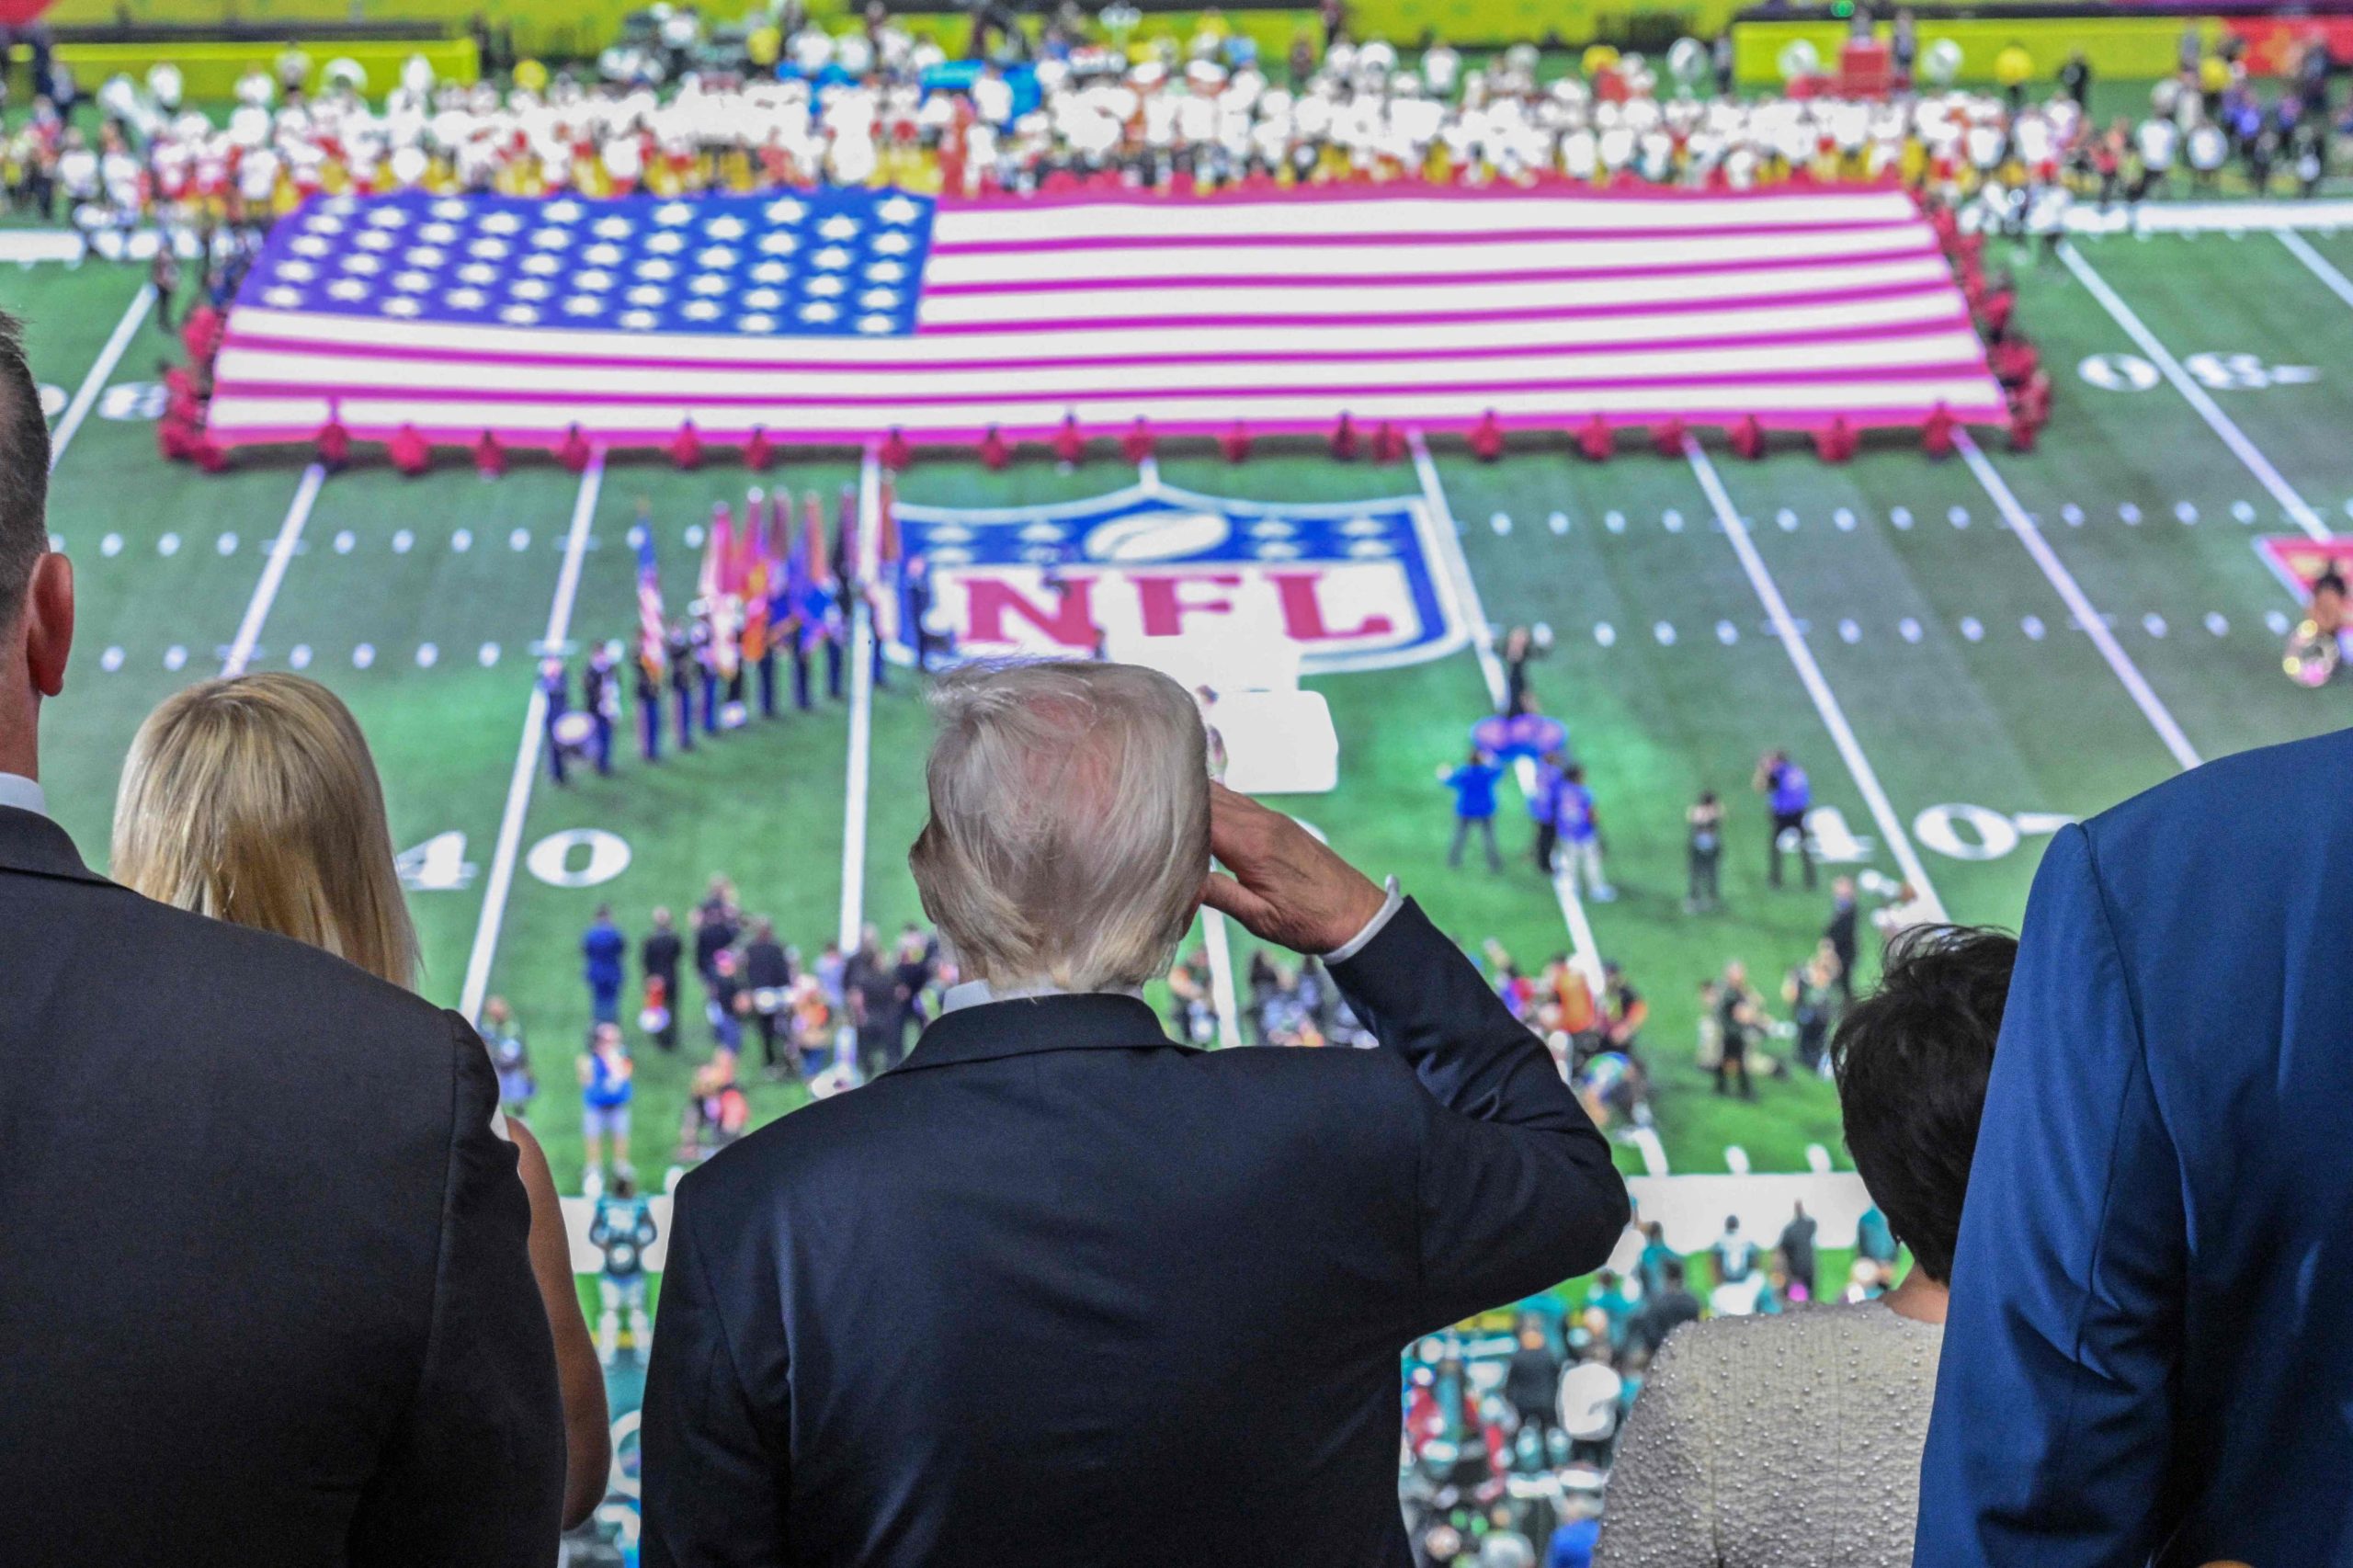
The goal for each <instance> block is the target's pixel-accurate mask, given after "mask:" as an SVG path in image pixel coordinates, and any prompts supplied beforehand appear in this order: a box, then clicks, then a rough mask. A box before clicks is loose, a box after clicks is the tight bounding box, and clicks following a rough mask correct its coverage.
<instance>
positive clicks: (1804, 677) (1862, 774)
mask: <svg viewBox="0 0 2353 1568" xmlns="http://www.w3.org/2000/svg"><path fill="white" fill-rule="evenodd" d="M1683 455H1684V456H1685V457H1687V458H1688V459H1689V460H1690V462H1691V472H1693V473H1694V474H1696V475H1698V476H1699V488H1701V489H1702V490H1705V491H1706V492H1707V493H1708V501H1709V504H1710V505H1711V506H1714V507H1715V509H1716V520H1717V521H1718V522H1720V523H1722V525H1723V529H1724V537H1725V538H1726V539H1728V540H1731V541H1732V548H1733V553H1734V554H1736V555H1738V556H1739V557H1740V565H1741V570H1742V571H1744V572H1745V573H1747V574H1748V585H1749V586H1750V587H1752V588H1754V589H1756V599H1757V602H1758V603H1759V604H1762V605H1763V606H1764V607H1765V614H1766V616H1767V618H1768V619H1770V620H1771V621H1772V623H1773V631H1774V634H1775V635H1776V636H1778V637H1779V638H1780V640H1781V646H1782V648H1783V649H1784V650H1786V651H1787V652H1788V653H1789V655H1790V664H1792V665H1796V666H1797V672H1798V679H1799V680H1801V681H1802V682H1803V683H1804V684H1805V689H1806V695H1807V696H1809V697H1811V698H1813V708H1814V711H1815V712H1817V713H1819V714H1821V715H1822V722H1823V725H1824V728H1826V729H1827V730H1829V732H1830V739H1831V741H1832V742H1833V744H1836V746H1837V748H1838V756H1840V758H1841V759H1843V760H1844V761H1845V762H1846V764H1847V772H1848V773H1850V774H1852V775H1853V776H1854V779H1855V788H1856V789H1858V790H1861V791H1862V796H1863V803H1864V804H1865V805H1867V806H1869V807H1870V813H1871V820H1872V821H1873V822H1875V823H1877V824H1879V831H1880V834H1881V836H1882V837H1883V838H1884V839H1885V840H1886V841H1887V847H1888V849H1889V851H1890V852H1891V853H1893V855H1894V857H1895V863H1896V865H1897V867H1898V868H1899V869H1902V871H1903V872H1904V881H1908V882H1910V883H1911V884H1912V891H1913V892H1915V893H1917V894H1918V895H1919V897H1920V902H1921V904H1922V914H1923V915H1924V916H1925V917H1926V918H1927V920H1928V921H1929V922H1931V923H1935V924H1941V923H1942V922H1943V921H1944V920H1945V918H1946V915H1945V905H1944V900H1943V899H1941V898H1939V897H1938V896H1937V889H1936V884H1935V883H1934V882H1932V881H1929V880H1928V869H1927V867H1926V866H1924V865H1922V864H1921V863H1920V855H1919V851H1917V850H1915V849H1914V848H1913V847H1912V838H1911V835H1909V834H1907V833H1905V832H1904V823H1903V819H1902V818H1900V817H1898V816H1897V815H1896V814H1895V807H1894V806H1893V804H1892V803H1891V802H1890V801H1889V800H1888V798H1887V791H1886V790H1883V789H1881V787H1880V782H1879V775H1878V774H1877V773H1876V772H1874V771H1872V768H1871V761H1870V757H1868V756H1864V755H1863V745H1862V743H1861V742H1860V741H1859V740H1857V739H1856V738H1855V729H1854V726H1853V725H1851V724H1849V723H1847V712H1846V710H1845V709H1843V708H1841V707H1839V706H1838V695H1837V693H1836V692H1834V691H1832V690H1831V689H1830V682H1829V681H1828V680H1826V679H1825V678H1824V676H1823V674H1822V666H1821V665H1818V664H1816V663H1815V662H1814V658H1813V649H1811V648H1809V647H1807V646H1806V642H1805V634H1804V633H1803V632H1801V631H1799V630H1798V626H1797V621H1796V619H1794V618H1793V617H1792V616H1791V615H1790V607H1789V603H1788V601H1787V600H1785V599H1783V598H1782V597H1781V590H1780V586H1779V585H1778V584H1776V583H1775V582H1774V581H1773V574H1772V573H1771V572H1770V571H1768V570H1767V568H1766V565H1765V558H1764V557H1763V556H1762V555H1759V554H1758V553H1757V552H1756V540H1752V539H1750V538H1749V537H1748V525H1747V524H1745V523H1744V522H1742V521H1741V520H1740V508H1738V507H1737V506H1733V504H1732V496H1731V495H1730V494H1727V493H1726V492H1725V490H1724V482H1723V481H1722V479H1721V478H1719V477H1718V476H1717V473H1716V465H1715V464H1714V463H1712V462H1711V461H1709V460H1708V454H1707V453H1706V452H1705V451H1702V450H1701V449H1700V447H1699V441H1698V440H1696V439H1695V438H1693V437H1690V436H1686V437H1683Z"/></svg>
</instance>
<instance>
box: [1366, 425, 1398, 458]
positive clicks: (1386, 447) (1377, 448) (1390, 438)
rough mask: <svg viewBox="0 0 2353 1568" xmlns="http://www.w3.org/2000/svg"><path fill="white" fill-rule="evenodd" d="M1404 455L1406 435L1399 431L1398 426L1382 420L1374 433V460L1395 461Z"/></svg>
mask: <svg viewBox="0 0 2353 1568" xmlns="http://www.w3.org/2000/svg"><path fill="white" fill-rule="evenodd" d="M1404 455H1405V437H1403V436H1400V435H1399V434H1398V433H1397V426H1394V425H1392V424H1391V423H1389V421H1388V420H1386V419H1384V420H1382V421H1381V425H1380V427H1379V428H1378V429H1376V430H1374V431H1373V433H1372V460H1373V461H1375V462H1384V463H1393V462H1395V461H1397V460H1399V459H1401V458H1403V457H1404Z"/></svg>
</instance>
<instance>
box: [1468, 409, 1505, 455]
mask: <svg viewBox="0 0 2353 1568" xmlns="http://www.w3.org/2000/svg"><path fill="white" fill-rule="evenodd" d="M1471 455H1472V457H1475V458H1477V459H1478V460H1480V461H1481V462H1483V463H1491V462H1493V461H1495V460H1496V459H1497V458H1499V457H1501V456H1503V455H1504V426H1503V422H1502V421H1501V420H1499V419H1497V418H1496V417H1495V410H1494V409H1492V408H1491V409H1489V410H1487V412H1486V413H1484V414H1483V415H1479V423H1478V424H1476V425H1474V426H1472V427H1471Z"/></svg>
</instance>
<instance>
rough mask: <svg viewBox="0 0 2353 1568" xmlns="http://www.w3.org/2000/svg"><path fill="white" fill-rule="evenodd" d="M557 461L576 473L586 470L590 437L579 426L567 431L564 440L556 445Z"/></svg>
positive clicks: (571, 427) (570, 427)
mask: <svg viewBox="0 0 2353 1568" xmlns="http://www.w3.org/2000/svg"><path fill="white" fill-rule="evenodd" d="M555 460H556V461H558V462H560V463H562V464H563V466H564V467H565V468H567V469H569V470H571V471H572V472H574V473H580V472H584V471H585V470H586V468H587V467H588V437H587V436H586V435H585V433H584V432H583V431H582V430H581V428H580V426H577V425H574V426H569V427H568V428H566V429H565V431H564V433H563V440H562V441H559V442H558V443H556V449H555Z"/></svg>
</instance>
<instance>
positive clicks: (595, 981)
mask: <svg viewBox="0 0 2353 1568" xmlns="http://www.w3.org/2000/svg"><path fill="white" fill-rule="evenodd" d="M628 953H629V938H628V937H624V936H622V935H621V931H620V926H616V925H614V924H613V909H612V905H610V904H607V903H600V904H598V905H597V916H596V918H595V919H593V920H591V921H590V922H589V923H588V929H587V930H586V931H585V932H583V933H582V934H581V937H580V959H581V978H582V979H584V980H585V981H586V982H587V983H588V1016H589V1017H591V1018H592V1019H594V1020H595V1021H596V1022H597V1023H600V1024H617V1023H619V1022H620V1017H621V979H622V975H621V963H622V960H624V959H625V958H626V957H627V956H628Z"/></svg>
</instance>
